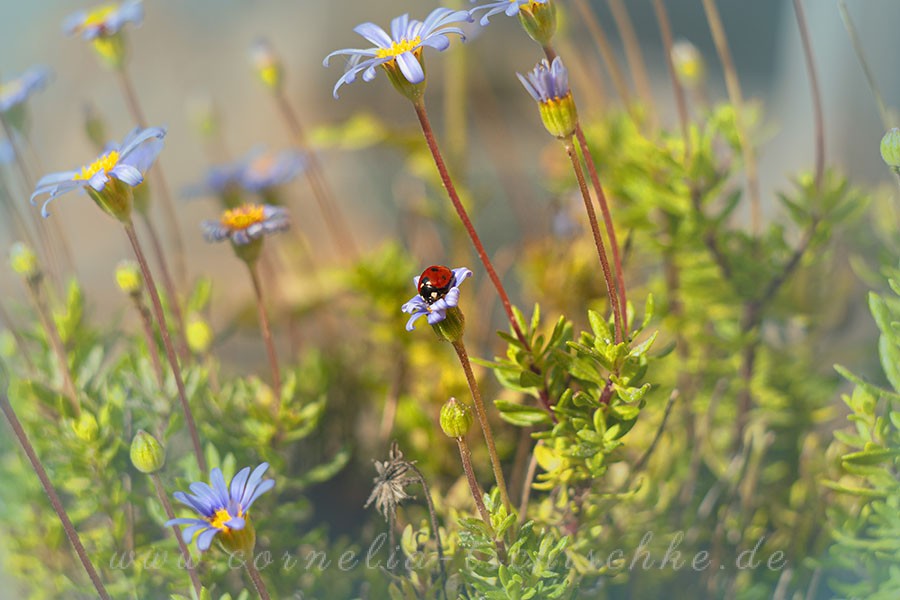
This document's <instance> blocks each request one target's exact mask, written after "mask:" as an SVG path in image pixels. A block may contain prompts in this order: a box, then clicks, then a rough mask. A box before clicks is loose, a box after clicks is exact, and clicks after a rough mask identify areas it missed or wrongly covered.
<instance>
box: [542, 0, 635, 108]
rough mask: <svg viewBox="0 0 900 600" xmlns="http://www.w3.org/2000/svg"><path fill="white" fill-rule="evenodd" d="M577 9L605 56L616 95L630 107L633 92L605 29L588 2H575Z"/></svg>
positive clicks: (604, 59)
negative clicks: (629, 87) (629, 88)
mask: <svg viewBox="0 0 900 600" xmlns="http://www.w3.org/2000/svg"><path fill="white" fill-rule="evenodd" d="M575 8H576V9H577V10H578V12H579V13H581V16H582V18H583V19H584V24H585V25H587V28H588V31H590V32H591V37H592V38H594V43H596V44H597V49H598V50H599V51H600V55H601V56H603V62H604V63H605V64H606V70H607V71H609V75H610V77H611V78H612V82H613V87H615V88H616V93H617V94H618V95H619V98H621V99H622V102H623V103H624V104H625V106H626V107H628V106H630V105H631V92H630V91H629V90H628V83H627V82H626V81H625V75H624V73H622V68H621V67H620V66H619V61H618V60H617V59H616V53H615V51H614V50H613V48H612V45H611V44H610V43H609V39H608V38H607V37H606V33H604V31H603V27H601V26H600V23H599V22H598V21H597V16H596V15H594V12H593V11H592V10H591V7H590V6H588V3H587V0H575ZM545 52H546V50H545ZM548 60H549V57H548Z"/></svg>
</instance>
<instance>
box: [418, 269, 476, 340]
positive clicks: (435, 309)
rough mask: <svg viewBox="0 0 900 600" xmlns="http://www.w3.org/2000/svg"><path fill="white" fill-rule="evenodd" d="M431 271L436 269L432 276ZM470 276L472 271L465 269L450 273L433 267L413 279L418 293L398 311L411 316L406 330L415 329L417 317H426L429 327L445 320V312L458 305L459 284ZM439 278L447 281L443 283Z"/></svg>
mask: <svg viewBox="0 0 900 600" xmlns="http://www.w3.org/2000/svg"><path fill="white" fill-rule="evenodd" d="M432 269H437V271H434V275H433V276H431V275H430V273H429V272H431V271H432ZM447 272H449V273H450V276H449V277H446V273H447ZM471 275H472V271H470V270H469V269H467V268H466V267H459V268H457V269H453V270H452V271H451V270H450V269H447V267H441V266H433V267H429V268H428V269H425V272H424V273H422V275H420V276H418V277H415V278H414V279H413V284H414V285H415V286H416V289H417V290H418V293H417V294H416V295H415V296H413V297H412V298H410V299H409V301H407V302H406V303H405V304H404V305H403V306H402V307H400V310H402V311H403V312H405V313H409V314H411V315H412V316H411V317H410V318H409V321H407V322H406V330H407V331H412V330H413V329H415V322H416V320H418V319H419V317H428V324H429V325H436V324H437V323H440V322H441V321H443V320H444V319H446V318H447V311H448V310H450V309H451V308H456V305H457V304H458V303H459V286H460V284H461V283H462V282H463V281H465V280H466V279H468V278H469V277H471ZM423 278H424V280H423ZM429 278H430V280H429ZM435 278H438V279H439V281H440V283H436V282H435ZM440 278H447V279H448V280H447V281H446V282H445V281H442V280H441V279H440Z"/></svg>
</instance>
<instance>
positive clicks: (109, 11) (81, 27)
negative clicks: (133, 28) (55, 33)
mask: <svg viewBox="0 0 900 600" xmlns="http://www.w3.org/2000/svg"><path fill="white" fill-rule="evenodd" d="M143 20H144V6H143V4H142V2H141V0H126V1H125V2H123V3H121V4H103V5H101V6H98V7H96V8H94V9H92V10H79V11H78V12H76V13H73V14H71V15H69V16H68V17H66V20H65V21H63V31H64V32H65V33H66V35H76V34H80V35H81V37H83V38H84V39H86V40H94V39H97V38H99V37H109V36H113V35H115V34H117V33H119V30H120V29H122V27H123V26H124V25H125V23H134V24H135V25H140V24H141V22H142V21H143Z"/></svg>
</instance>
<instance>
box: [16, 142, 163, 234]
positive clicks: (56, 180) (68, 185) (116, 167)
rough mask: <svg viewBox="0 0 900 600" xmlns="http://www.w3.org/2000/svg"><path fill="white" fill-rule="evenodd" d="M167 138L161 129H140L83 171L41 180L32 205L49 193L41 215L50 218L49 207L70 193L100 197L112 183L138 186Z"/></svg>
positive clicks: (47, 176) (58, 174)
mask: <svg viewBox="0 0 900 600" xmlns="http://www.w3.org/2000/svg"><path fill="white" fill-rule="evenodd" d="M165 135H166V130H165V129H163V128H161V127H150V128H147V129H141V128H140V127H136V128H135V129H133V130H132V131H131V132H130V133H129V134H128V135H127V136H125V139H124V140H122V143H121V145H119V146H118V149H113V150H110V151H108V152H106V153H104V154H102V155H101V156H100V157H98V158H97V159H96V160H95V161H94V162H92V163H91V164H89V165H86V166H84V167H82V168H81V169H80V170H76V171H63V172H61V173H52V174H50V175H45V176H44V177H41V179H40V181H38V182H37V186H36V187H35V189H34V193H33V194H31V202H32V203H34V199H35V198H36V197H37V196H40V195H41V194H49V197H48V198H47V199H46V200H45V201H44V204H43V205H42V206H41V214H42V215H43V216H44V217H47V216H48V215H49V213H48V212H47V205H48V204H50V202H51V201H52V200H53V199H54V198H56V197H57V196H60V195H62V194H65V193H67V192H71V191H73V190H77V189H85V188H90V190H93V191H94V192H96V193H98V194H100V193H102V192H103V190H104V188H105V187H106V185H107V183H109V182H110V181H111V180H116V181H121V182H122V183H125V184H127V185H128V186H130V187H134V186H136V185H138V184H140V183H141V182H142V181H144V173H145V172H146V170H147V169H149V168H150V166H151V165H152V164H153V162H154V161H155V160H156V157H157V156H158V155H159V152H160V151H161V150H162V147H163V144H162V138H163V137H165ZM145 146H146V147H145Z"/></svg>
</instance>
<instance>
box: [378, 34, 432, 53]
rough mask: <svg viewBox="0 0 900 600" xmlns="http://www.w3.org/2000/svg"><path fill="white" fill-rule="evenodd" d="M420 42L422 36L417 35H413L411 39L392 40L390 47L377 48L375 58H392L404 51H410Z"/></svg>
mask: <svg viewBox="0 0 900 600" xmlns="http://www.w3.org/2000/svg"><path fill="white" fill-rule="evenodd" d="M421 43H422V38H420V37H419V36H416V37H414V38H413V39H411V40H406V39H403V40H400V41H399V42H394V43H393V44H391V47H390V48H379V49H378V50H377V51H376V52H375V58H387V57H391V58H394V57H396V56H399V55H401V54H403V53H404V52H412V51H413V49H414V48H415V47H416V46H418V45H419V44H421Z"/></svg>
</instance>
